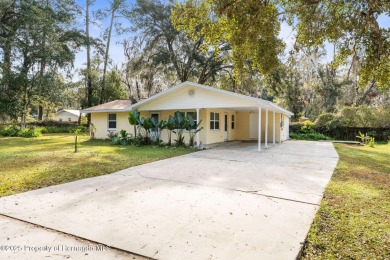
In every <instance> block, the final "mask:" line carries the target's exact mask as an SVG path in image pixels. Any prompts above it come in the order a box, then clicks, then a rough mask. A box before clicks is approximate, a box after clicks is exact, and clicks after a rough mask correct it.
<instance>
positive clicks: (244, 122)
mask: <svg viewBox="0 0 390 260" xmlns="http://www.w3.org/2000/svg"><path fill="white" fill-rule="evenodd" d="M236 114H237V119H236V140H242V141H247V140H250V137H249V134H250V129H249V126H250V113H249V112H237V113H236Z"/></svg>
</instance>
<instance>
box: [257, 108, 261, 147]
mask: <svg viewBox="0 0 390 260" xmlns="http://www.w3.org/2000/svg"><path fill="white" fill-rule="evenodd" d="M257 138H258V141H257V143H258V146H257V151H258V152H261V107H259V133H258V136H257Z"/></svg>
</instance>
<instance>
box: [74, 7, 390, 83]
mask: <svg viewBox="0 0 390 260" xmlns="http://www.w3.org/2000/svg"><path fill="white" fill-rule="evenodd" d="M77 2H78V4H79V5H80V6H81V7H83V8H84V7H85V0H77ZM129 3H130V4H132V3H134V0H130V1H129ZM108 5H109V4H108V1H107V0H97V1H96V2H95V3H94V5H93V6H92V10H91V11H92V12H94V11H96V10H97V9H100V8H107V7H108ZM80 19H81V20H80V24H84V20H83V19H84V17H80ZM92 19H93V18H92ZM120 21H121V22H122V24H123V25H124V26H126V23H127V21H126V20H120ZM378 21H379V25H380V27H383V28H390V17H389V16H386V15H381V16H380V17H379V19H378ZM108 23H109V19H108V18H107V19H105V20H104V21H96V20H95V23H93V24H91V25H90V35H91V36H92V37H101V35H102V34H103V33H104V30H105V29H106V28H107V27H108ZM83 29H84V27H83ZM279 36H280V38H282V39H283V40H284V41H285V43H286V47H287V48H286V52H288V51H289V50H290V49H291V47H292V45H293V44H294V41H295V35H294V33H293V32H292V28H291V27H290V26H288V25H287V24H286V23H283V24H282V26H281V31H280V34H279ZM128 37H129V35H117V34H116V32H113V35H112V40H111V46H110V58H111V59H112V61H113V63H114V64H118V65H120V64H122V63H123V62H124V61H125V57H124V54H123V46H122V44H121V42H122V41H123V39H125V38H128ZM326 49H327V51H328V53H332V52H333V51H332V46H329V45H328V46H326ZM330 58H331V56H329V57H328V58H327V61H330ZM85 63H86V52H85V50H81V51H80V52H79V53H78V54H77V55H76V60H75V63H74V66H75V70H77V69H80V68H85ZM78 78H79V76H78V74H77V72H76V73H74V77H73V80H77V79H78Z"/></svg>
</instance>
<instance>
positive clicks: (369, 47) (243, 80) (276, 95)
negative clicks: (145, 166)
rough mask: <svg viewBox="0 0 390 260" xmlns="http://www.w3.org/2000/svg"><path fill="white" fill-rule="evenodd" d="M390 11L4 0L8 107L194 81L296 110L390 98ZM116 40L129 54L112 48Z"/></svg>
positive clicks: (118, 95) (204, 0)
mask: <svg viewBox="0 0 390 260" xmlns="http://www.w3.org/2000/svg"><path fill="white" fill-rule="evenodd" d="M389 12H390V4H389V3H388V2H387V1H379V0H376V1H366V0H358V1H352V0H351V1H341V0H337V1H289V0H275V1H267V0H261V1H259V0H235V1H223V0H200V1H195V0H188V1H185V2H178V3H174V2H173V1H163V2H160V1H151V0H137V1H135V2H134V3H133V2H130V1H128V0H107V1H106V5H104V7H103V5H101V1H95V0H3V1H1V2H0V88H1V95H0V112H1V115H2V116H3V117H5V118H13V119H16V118H20V121H21V127H22V128H24V125H25V122H26V120H27V118H28V115H30V114H37V118H38V119H42V118H43V117H44V115H45V114H47V113H48V111H53V109H55V108H86V107H90V106H94V105H98V104H101V103H104V102H108V101H111V100H115V99H123V98H132V100H139V99H143V98H147V97H150V96H151V95H154V94H156V93H158V92H160V91H162V90H164V89H166V88H168V87H171V86H173V85H175V84H177V83H179V82H183V81H186V80H190V81H194V82H198V83H201V84H208V85H211V86H215V87H218V88H223V89H227V90H230V91H234V92H237V93H243V94H246V95H251V96H254V97H261V98H264V99H268V100H272V101H274V102H276V103H279V104H281V105H282V106H284V107H285V108H287V109H289V110H291V111H292V112H294V113H295V117H296V119H298V118H299V117H300V116H305V117H308V118H310V119H314V118H316V117H318V116H319V115H320V114H323V113H337V112H338V111H341V110H342V108H343V107H345V106H351V107H359V106H362V105H364V106H369V107H382V108H383V107H386V106H389V105H390V92H389V89H390V41H389V39H390V37H389V36H390V29H389V25H387V27H386V26H385V27H383V26H382V27H381V26H380V25H379V23H378V20H379V17H380V16H381V15H382V16H384V15H385V16H387V17H388V16H389ZM97 23H99V24H100V29H101V31H102V33H101V34H100V35H98V36H96V35H95V34H91V27H95V24H97ZM283 23H287V24H289V25H290V26H292V28H293V35H294V38H295V44H294V46H293V47H292V48H291V49H290V50H289V51H288V52H287V51H286V48H285V47H286V46H285V45H286V44H285V43H284V42H283V40H282V39H280V37H279V33H280V28H281V25H282V24H283ZM117 42H120V43H121V44H122V46H123V55H124V57H125V59H124V60H125V61H124V62H123V63H118V62H117V61H115V60H112V59H111V57H110V48H111V47H112V44H116V43H117ZM329 50H332V53H328V52H329ZM80 51H85V53H86V60H85V64H84V65H83V66H82V67H79V68H74V60H75V56H76V55H77V53H79V52H80ZM329 60H330V61H329ZM74 74H76V76H75V75H74ZM45 111H46V113H45Z"/></svg>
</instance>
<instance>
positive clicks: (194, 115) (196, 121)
mask: <svg viewBox="0 0 390 260" xmlns="http://www.w3.org/2000/svg"><path fill="white" fill-rule="evenodd" d="M188 115H190V116H191V117H192V119H193V120H194V122H195V124H197V123H198V118H197V116H196V112H187V116H188Z"/></svg>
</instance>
